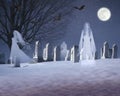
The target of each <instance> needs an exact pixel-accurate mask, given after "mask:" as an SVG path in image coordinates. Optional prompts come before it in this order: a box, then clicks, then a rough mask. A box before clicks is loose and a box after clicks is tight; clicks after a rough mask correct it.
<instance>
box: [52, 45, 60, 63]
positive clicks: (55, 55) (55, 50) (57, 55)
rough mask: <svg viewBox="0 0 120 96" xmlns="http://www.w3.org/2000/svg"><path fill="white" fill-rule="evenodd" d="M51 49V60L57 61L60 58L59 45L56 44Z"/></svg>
mask: <svg viewBox="0 0 120 96" xmlns="http://www.w3.org/2000/svg"><path fill="white" fill-rule="evenodd" d="M53 51H54V53H53V54H54V56H53V60H54V61H59V60H60V46H56V47H55V48H54V50H53Z"/></svg>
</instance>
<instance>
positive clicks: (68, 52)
mask: <svg viewBox="0 0 120 96" xmlns="http://www.w3.org/2000/svg"><path fill="white" fill-rule="evenodd" d="M68 60H70V51H69V50H67V53H66V56H65V61H68Z"/></svg>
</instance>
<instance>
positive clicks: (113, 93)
mask: <svg viewBox="0 0 120 96" xmlns="http://www.w3.org/2000/svg"><path fill="white" fill-rule="evenodd" d="M0 96H120V59H106V60H96V61H83V62H80V63H72V62H70V61H68V62H67V61H66V62H65V61H59V62H44V63H38V64H21V68H14V67H13V65H9V64H5V65H0Z"/></svg>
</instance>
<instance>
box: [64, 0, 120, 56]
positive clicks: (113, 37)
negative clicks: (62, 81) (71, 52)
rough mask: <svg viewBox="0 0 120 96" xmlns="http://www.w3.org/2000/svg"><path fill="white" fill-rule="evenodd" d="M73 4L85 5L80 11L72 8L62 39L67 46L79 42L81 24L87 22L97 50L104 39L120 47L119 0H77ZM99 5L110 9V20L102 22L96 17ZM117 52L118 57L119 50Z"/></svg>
mask: <svg viewBox="0 0 120 96" xmlns="http://www.w3.org/2000/svg"><path fill="white" fill-rule="evenodd" d="M75 5H76V6H80V5H85V6H86V7H85V9H84V10H82V11H79V10H74V12H73V14H72V18H71V19H70V21H69V24H68V26H67V28H66V29H65V31H67V34H66V36H65V38H63V39H62V40H65V41H66V43H67V44H68V46H69V47H71V46H72V45H74V44H76V45H78V44H79V40H80V35H81V30H82V29H83V25H84V23H85V22H89V23H90V25H91V28H92V30H93V35H94V39H95V43H96V47H97V51H98V52H100V48H101V47H102V46H103V42H104V41H108V43H109V45H110V47H112V45H113V44H114V43H115V44H117V45H118V48H119V49H120V0H78V2H77V3H76V4H75ZM101 7H107V8H109V9H110V11H111V18H110V20H108V21H106V22H103V21H100V20H99V19H98V17H97V11H98V9H99V8H101ZM118 52H119V53H118V54H119V57H120V51H118Z"/></svg>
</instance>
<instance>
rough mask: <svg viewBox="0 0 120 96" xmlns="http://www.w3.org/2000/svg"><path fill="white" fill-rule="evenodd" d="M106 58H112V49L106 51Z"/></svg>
mask: <svg viewBox="0 0 120 96" xmlns="http://www.w3.org/2000/svg"><path fill="white" fill-rule="evenodd" d="M108 58H112V49H109V50H108Z"/></svg>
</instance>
